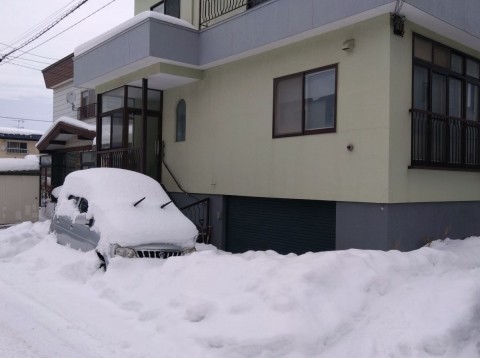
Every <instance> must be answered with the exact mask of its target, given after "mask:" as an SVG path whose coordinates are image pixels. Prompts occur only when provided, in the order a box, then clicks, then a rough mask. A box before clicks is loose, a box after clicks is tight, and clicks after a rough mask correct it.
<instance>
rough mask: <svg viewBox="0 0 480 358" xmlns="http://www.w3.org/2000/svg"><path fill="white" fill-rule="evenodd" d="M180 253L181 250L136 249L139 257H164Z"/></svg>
mask: <svg viewBox="0 0 480 358" xmlns="http://www.w3.org/2000/svg"><path fill="white" fill-rule="evenodd" d="M182 255H183V252H182V251H163V250H137V256H138V257H140V258H152V259H166V258H168V257H172V256H182Z"/></svg>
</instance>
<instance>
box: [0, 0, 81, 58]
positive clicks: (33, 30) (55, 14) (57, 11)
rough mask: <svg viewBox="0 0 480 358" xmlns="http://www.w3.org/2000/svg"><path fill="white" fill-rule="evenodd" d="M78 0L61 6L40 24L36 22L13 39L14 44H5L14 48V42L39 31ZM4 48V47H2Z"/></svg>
mask: <svg viewBox="0 0 480 358" xmlns="http://www.w3.org/2000/svg"><path fill="white" fill-rule="evenodd" d="M75 1H76V0H72V1H70V2H69V3H68V4H65V5H64V6H63V7H61V8H59V9H58V10H56V11H54V12H53V13H52V14H50V15H49V16H47V17H46V18H45V19H43V20H42V21H40V22H39V23H38V24H36V25H35V26H32V27H31V28H30V29H28V30H26V31H25V32H24V33H23V34H22V35H20V36H19V37H17V38H16V39H15V40H13V42H12V43H11V44H12V46H10V45H5V44H3V45H4V46H8V47H11V48H13V47H14V46H13V45H14V44H16V43H18V42H20V41H22V39H26V38H28V37H30V36H31V35H32V34H34V33H35V32H37V31H39V30H40V29H41V28H42V27H44V26H46V25H47V24H48V23H50V22H51V21H53V19H55V18H56V17H58V16H59V15H60V14H61V13H62V12H64V11H66V9H67V8H68V7H69V6H71V4H73V3H74V2H75ZM2 50H3V49H2Z"/></svg>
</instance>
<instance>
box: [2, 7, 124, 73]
mask: <svg viewBox="0 0 480 358" xmlns="http://www.w3.org/2000/svg"><path fill="white" fill-rule="evenodd" d="M85 1H88V0H85ZM115 1H117V0H111V1H110V2H109V3H107V4H105V5H103V6H102V7H101V8H99V9H97V10H95V11H94V12H92V13H91V14H90V15H88V16H85V17H84V18H83V19H81V20H79V21H77V22H76V23H74V24H73V25H71V26H69V27H67V28H66V29H65V30H63V31H60V32H59V33H58V34H56V35H54V36H52V37H50V38H49V39H47V40H45V41H43V42H41V43H39V44H38V45H37V46H35V47H32V48H31V49H30V50H28V51H26V52H25V53H28V52H29V51H32V50H35V49H36V48H37V47H39V46H42V45H43V44H44V43H46V42H48V41H50V40H53V39H54V38H55V37H57V36H59V35H61V34H63V33H64V32H65V31H68V30H70V29H71V28H72V27H74V26H76V25H78V24H79V23H81V22H83V21H85V20H86V19H88V18H89V17H91V16H93V15H95V14H96V13H97V12H99V11H100V10H103V9H104V8H106V7H107V6H108V5H110V4H112V3H114V2H115ZM19 57H20V56H16V57H14V58H12V59H10V60H9V61H6V62H4V63H0V65H3V64H6V63H10V64H11V62H12V61H13V60H15V59H17V58H19ZM0 62H1V60H0ZM23 67H27V66H23ZM27 68H31V69H34V70H35V68H33V67H27Z"/></svg>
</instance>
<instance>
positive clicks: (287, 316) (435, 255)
mask: <svg viewBox="0 0 480 358" xmlns="http://www.w3.org/2000/svg"><path fill="white" fill-rule="evenodd" d="M36 225H37V224H36ZM36 225H34V226H33V227H34V228H35V230H36V231H38V230H40V229H39V228H38V227H37V226H36ZM41 229H45V228H44V227H41ZM21 230H26V231H29V232H31V231H32V227H31V226H28V225H27V226H25V227H16V228H12V229H9V230H5V231H4V232H0V243H1V244H2V245H5V246H10V247H12V248H10V249H9V250H5V249H3V251H2V252H3V253H4V254H3V257H4V259H3V260H1V261H0V283H1V282H3V283H6V285H7V286H8V287H9V290H12V291H13V290H15V291H18V292H23V296H22V297H30V299H31V300H34V301H35V302H36V304H35V305H34V306H35V310H33V309H32V319H33V320H38V319H40V318H42V319H45V317H50V315H51V317H52V321H54V322H55V324H56V326H55V327H57V329H56V330H55V335H56V336H57V339H60V338H62V339H63V338H64V339H67V338H68V340H69V342H70V343H69V346H71V345H72V344H73V343H74V342H72V340H78V342H79V344H78V345H79V346H80V345H81V347H82V352H81V354H80V353H79V356H82V357H87V358H88V357H133V358H136V357H219V358H220V357H221V358H228V357H232V358H233V357H235V358H236V357H275V358H278V357H295V358H298V357H334V358H343V357H356V358H362V357H363V358H375V357H378V358H385V357H398V358H400V357H451V358H462V357H464V358H474V357H480V238H468V239H465V240H462V241H451V240H448V239H447V240H444V241H442V242H434V243H433V244H432V245H431V246H430V247H424V248H422V249H420V250H416V251H413V252H408V253H400V252H398V251H390V252H380V251H361V250H347V251H338V252H325V253H315V254H314V253H309V254H305V255H301V256H296V255H288V256H281V255H278V254H276V253H274V252H247V253H245V254H235V255H233V254H227V253H224V252H221V251H217V250H204V251H200V252H197V253H194V254H192V255H189V256H185V257H173V258H169V259H167V260H155V259H137V260H129V259H121V258H117V259H114V260H113V261H112V262H111V265H110V266H109V269H108V270H107V272H103V271H101V270H97V264H98V262H97V259H96V257H95V255H94V254H93V253H80V252H77V251H74V250H71V249H69V248H67V247H63V246H60V245H56V244H55V242H54V238H53V237H52V236H46V238H45V239H44V240H41V241H40V242H39V241H38V239H37V238H35V237H33V236H32V243H36V246H33V247H31V246H32V245H25V240H19V241H18V247H17V248H13V247H16V246H17V241H16V240H13V239H12V237H11V236H12V235H16V236H19V237H23V236H22V235H20V234H19V231H21ZM45 234H46V232H45ZM22 250H23V252H21V253H19V251H22ZM5 252H11V255H9V256H8V255H5ZM9 292H10V291H9ZM41 307H43V308H41ZM59 316H61V317H62V322H65V323H62V325H64V326H65V329H62V327H61V326H60V324H59V323H58V321H59V318H58V317H59ZM0 317H1V315H0ZM12 324H13V323H12ZM29 332H30V330H25V333H24V334H27V335H28V334H29ZM0 333H1V332H0ZM32 335H33V333H32ZM65 347H67V344H65ZM65 347H63V346H62V347H57V349H58V350H59V353H58V357H61V356H62V353H63V354H64V356H68V355H66V354H67V353H68V352H67V351H62V350H64V349H66V348H65ZM1 349H2V348H1V347H0V352H1ZM40 356H44V355H41V354H40ZM47 356H51V355H47ZM55 356H57V355H55Z"/></svg>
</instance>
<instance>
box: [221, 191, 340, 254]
mask: <svg viewBox="0 0 480 358" xmlns="http://www.w3.org/2000/svg"><path fill="white" fill-rule="evenodd" d="M335 211H336V204H335V202H331V201H314V200H286V199H270V198H250V197H228V198H227V230H226V234H227V235H226V249H227V251H230V252H235V253H239V252H245V251H248V250H262V251H263V250H275V251H276V252H278V253H280V254H288V253H290V252H293V253H296V254H303V253H305V252H309V251H313V252H318V251H328V250H335Z"/></svg>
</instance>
